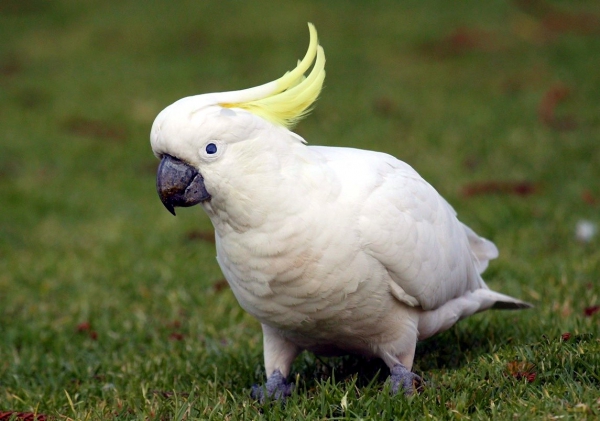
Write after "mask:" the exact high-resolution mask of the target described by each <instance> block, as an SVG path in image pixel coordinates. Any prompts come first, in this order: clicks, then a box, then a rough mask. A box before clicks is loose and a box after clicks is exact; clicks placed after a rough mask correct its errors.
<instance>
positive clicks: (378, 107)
mask: <svg viewBox="0 0 600 421" xmlns="http://www.w3.org/2000/svg"><path fill="white" fill-rule="evenodd" d="M395 109H396V104H395V102H394V100H392V99H391V98H389V97H386V96H382V97H379V98H377V99H375V100H374V101H373V110H374V111H375V113H376V114H379V115H380V116H382V117H390V116H391V115H392V114H393V113H394V110H395Z"/></svg>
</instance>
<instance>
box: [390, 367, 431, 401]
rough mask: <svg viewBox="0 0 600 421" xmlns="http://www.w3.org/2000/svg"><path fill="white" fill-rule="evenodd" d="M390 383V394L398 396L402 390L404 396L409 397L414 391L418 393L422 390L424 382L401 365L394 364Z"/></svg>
mask: <svg viewBox="0 0 600 421" xmlns="http://www.w3.org/2000/svg"><path fill="white" fill-rule="evenodd" d="M390 381H391V383H392V393H393V394H394V395H396V394H398V392H400V391H401V390H404V394H405V395H406V396H411V395H413V394H414V393H415V391H417V392H420V391H422V389H423V385H424V383H425V382H424V381H423V379H422V378H421V377H419V376H417V375H416V374H415V373H413V372H412V371H410V370H409V369H407V368H406V367H404V366H403V365H402V364H396V365H395V366H394V367H393V368H392V370H391V374H390Z"/></svg>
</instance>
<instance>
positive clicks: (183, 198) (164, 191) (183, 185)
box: [156, 155, 210, 215]
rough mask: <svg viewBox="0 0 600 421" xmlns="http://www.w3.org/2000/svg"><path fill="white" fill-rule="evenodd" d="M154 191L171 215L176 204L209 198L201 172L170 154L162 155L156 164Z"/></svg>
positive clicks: (194, 202)
mask: <svg viewBox="0 0 600 421" xmlns="http://www.w3.org/2000/svg"><path fill="white" fill-rule="evenodd" d="M156 191H157V192H158V196H159V197H160V200H161V201H162V203H163V205H165V208H167V210H168V211H169V212H171V213H172V214H173V215H175V207H176V206H180V207H188V206H194V205H197V204H198V203H200V202H204V201H207V200H210V194H209V193H208V192H207V191H206V187H205V186H204V178H202V174H200V173H199V172H198V170H196V169H195V168H194V167H192V166H191V165H188V164H186V163H185V162H183V161H181V160H179V159H177V158H174V157H172V156H170V155H164V156H163V158H162V159H161V161H160V164H159V166H158V171H157V173H156Z"/></svg>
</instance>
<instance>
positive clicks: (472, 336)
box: [290, 322, 513, 390]
mask: <svg viewBox="0 0 600 421" xmlns="http://www.w3.org/2000/svg"><path fill="white" fill-rule="evenodd" d="M511 333H513V332H511V329H509V328H508V329H507V328H506V326H505V325H502V324H499V325H497V324H495V323H487V322H480V323H471V324H467V323H464V324H461V323H459V324H458V325H456V326H454V327H453V328H451V329H450V330H448V331H446V332H443V333H441V334H439V335H436V336H434V337H432V338H430V339H427V340H425V341H422V342H419V343H418V344H417V350H416V353H415V360H414V361H415V363H414V366H413V371H415V373H417V374H419V375H421V376H424V377H425V378H427V373H428V372H429V371H432V370H440V369H450V370H456V369H459V368H461V367H463V366H465V365H467V364H468V363H469V362H471V361H473V360H475V359H477V358H478V357H479V356H481V355H486V354H491V353H493V352H497V350H498V349H499V348H501V347H503V346H505V345H506V344H508V343H511V342H512V341H513V339H512V336H511ZM292 373H299V374H300V379H301V382H303V383H304V385H305V387H306V389H307V390H310V389H312V388H315V387H316V385H317V383H318V382H320V381H323V380H327V379H329V378H331V377H332V376H333V377H334V379H335V381H337V382H350V381H352V380H353V379H354V377H356V386H357V387H359V388H363V387H367V386H369V385H372V384H382V385H383V382H385V380H386V379H387V377H388V375H389V369H388V368H387V366H386V365H385V364H384V363H383V361H382V360H380V359H379V358H373V359H368V358H365V357H361V356H354V355H348V356H343V357H331V358H325V357H319V356H315V355H313V354H311V353H308V352H304V353H303V354H302V355H301V356H300V357H299V358H298V359H297V361H296V363H295V364H294V368H293V370H292ZM290 380H292V379H290Z"/></svg>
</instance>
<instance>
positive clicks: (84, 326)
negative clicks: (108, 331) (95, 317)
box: [76, 322, 92, 332]
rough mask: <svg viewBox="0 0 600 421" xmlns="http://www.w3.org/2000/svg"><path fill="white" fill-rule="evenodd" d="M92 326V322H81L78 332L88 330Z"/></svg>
mask: <svg viewBox="0 0 600 421" xmlns="http://www.w3.org/2000/svg"><path fill="white" fill-rule="evenodd" d="M91 328H92V325H91V324H90V322H81V323H79V324H78V325H77V328H76V329H77V332H87V331H89V330H90V329H91Z"/></svg>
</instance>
